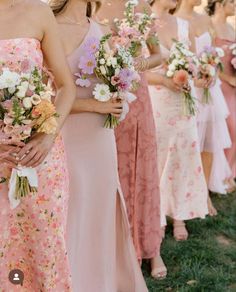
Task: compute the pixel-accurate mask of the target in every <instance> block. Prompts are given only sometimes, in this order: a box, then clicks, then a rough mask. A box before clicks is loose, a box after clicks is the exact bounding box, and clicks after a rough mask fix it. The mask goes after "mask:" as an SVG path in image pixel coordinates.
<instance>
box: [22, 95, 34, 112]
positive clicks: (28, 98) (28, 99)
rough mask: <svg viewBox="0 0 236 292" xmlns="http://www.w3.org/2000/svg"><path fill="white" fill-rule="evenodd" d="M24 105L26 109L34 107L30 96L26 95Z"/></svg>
mask: <svg viewBox="0 0 236 292" xmlns="http://www.w3.org/2000/svg"><path fill="white" fill-rule="evenodd" d="M23 106H24V108H25V109H30V108H31V107H32V102H31V98H30V97H26V98H24V99H23Z"/></svg>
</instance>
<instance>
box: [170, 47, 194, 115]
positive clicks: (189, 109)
mask: <svg viewBox="0 0 236 292" xmlns="http://www.w3.org/2000/svg"><path fill="white" fill-rule="evenodd" d="M197 65H198V60H197V57H196V56H195V55H194V54H193V53H192V52H191V51H189V49H188V47H187V45H185V44H183V43H181V42H178V41H174V44H173V46H172V48H171V50H170V57H169V59H168V61H167V73H166V75H167V77H169V78H173V81H174V82H175V83H176V84H178V85H180V86H181V87H182V89H183V91H182V92H183V101H184V103H183V105H184V114H186V115H195V100H194V97H193V96H192V95H191V86H190V79H192V78H194V77H195V76H196V67H197Z"/></svg>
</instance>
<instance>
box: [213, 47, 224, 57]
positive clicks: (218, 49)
mask: <svg viewBox="0 0 236 292" xmlns="http://www.w3.org/2000/svg"><path fill="white" fill-rule="evenodd" d="M215 50H216V52H217V54H218V56H219V57H220V58H222V57H224V55H225V53H224V50H223V49H221V48H215Z"/></svg>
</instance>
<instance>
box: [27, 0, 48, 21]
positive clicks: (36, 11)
mask: <svg viewBox="0 0 236 292" xmlns="http://www.w3.org/2000/svg"><path fill="white" fill-rule="evenodd" d="M24 6H25V10H26V11H28V12H30V14H31V15H32V16H33V17H34V19H35V20H36V21H41V23H42V24H45V23H46V24H47V23H48V22H50V21H52V20H54V15H53V12H52V10H51V8H50V7H49V5H48V4H46V3H44V2H42V1H41V0H28V1H26V2H25V5H24Z"/></svg>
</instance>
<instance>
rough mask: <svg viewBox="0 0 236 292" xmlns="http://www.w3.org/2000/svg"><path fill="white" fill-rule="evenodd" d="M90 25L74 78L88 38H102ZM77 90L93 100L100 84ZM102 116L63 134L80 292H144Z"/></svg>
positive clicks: (77, 117)
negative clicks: (94, 91)
mask: <svg viewBox="0 0 236 292" xmlns="http://www.w3.org/2000/svg"><path fill="white" fill-rule="evenodd" d="M102 35H103V33H102V31H101V28H100V26H99V25H98V24H97V23H96V22H94V21H92V20H91V21H90V28H89V31H88V33H87V35H86V37H85V39H84V40H83V43H82V44H81V45H80V46H79V47H78V48H77V49H76V50H75V51H74V52H73V53H72V54H71V55H69V56H68V61H69V64H70V68H71V71H72V73H73V74H74V73H77V72H78V63H79V60H80V58H81V56H83V55H84V54H85V53H86V52H85V50H84V46H83V44H85V42H86V41H87V40H89V38H92V37H96V38H98V37H102ZM90 81H91V83H92V85H91V86H90V87H88V88H85V87H78V88H77V97H78V98H92V92H93V88H94V86H95V84H96V83H98V82H99V80H98V79H97V78H96V76H93V77H92V78H91V79H90ZM105 118H106V117H105V116H104V115H101V114H98V113H80V114H71V115H70V116H69V118H68V119H67V121H66V123H65V126H64V128H63V137H64V140H65V146H66V153H67V156H68V165H69V176H70V200H69V212H68V224H67V244H68V254H69V260H70V266H71V271H72V284H73V290H74V291H76V292H134V291H135V292H146V291H147V287H146V284H145V282H144V278H143V276H142V273H141V269H140V267H139V264H138V261H137V258H136V254H135V249H134V246H133V243H132V238H131V234H130V230H129V224H128V217H127V213H126V208H125V202H124V199H123V195H122V191H121V188H120V183H119V178H118V165H117V150H116V141H115V135H114V131H113V130H111V129H106V128H104V122H105Z"/></svg>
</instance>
